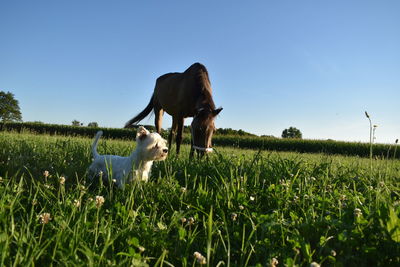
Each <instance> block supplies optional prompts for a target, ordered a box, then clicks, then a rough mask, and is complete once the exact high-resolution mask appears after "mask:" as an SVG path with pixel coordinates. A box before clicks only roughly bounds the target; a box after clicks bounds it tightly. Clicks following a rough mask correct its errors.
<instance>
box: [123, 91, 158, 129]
mask: <svg viewBox="0 0 400 267" xmlns="http://www.w3.org/2000/svg"><path fill="white" fill-rule="evenodd" d="M153 100H154V94H153V95H152V96H151V99H150V102H149V104H148V105H147V107H146V108H145V109H144V110H143V111H142V112H140V113H139V114H138V115H136V117H134V118H132V119H130V120H129V121H128V122H127V123H125V127H124V128H131V127H133V125H134V124H136V123H137V122H139V121H141V120H143V119H144V118H146V116H147V115H149V114H150V112H151V111H152V110H153Z"/></svg>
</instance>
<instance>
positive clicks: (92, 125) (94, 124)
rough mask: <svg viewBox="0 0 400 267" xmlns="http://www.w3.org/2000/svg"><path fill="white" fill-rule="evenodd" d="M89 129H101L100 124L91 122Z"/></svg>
mask: <svg viewBox="0 0 400 267" xmlns="http://www.w3.org/2000/svg"><path fill="white" fill-rule="evenodd" d="M88 127H95V128H98V127H99V124H98V123H97V122H95V121H94V122H89V124H88Z"/></svg>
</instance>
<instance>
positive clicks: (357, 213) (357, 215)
mask: <svg viewBox="0 0 400 267" xmlns="http://www.w3.org/2000/svg"><path fill="white" fill-rule="evenodd" d="M361 215H362V211H361V210H360V209H359V208H355V209H354V216H355V217H357V218H358V217H360V216H361Z"/></svg>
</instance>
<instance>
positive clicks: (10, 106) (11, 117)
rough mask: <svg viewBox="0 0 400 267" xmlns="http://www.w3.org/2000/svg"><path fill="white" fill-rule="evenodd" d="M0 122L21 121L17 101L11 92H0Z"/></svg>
mask: <svg viewBox="0 0 400 267" xmlns="http://www.w3.org/2000/svg"><path fill="white" fill-rule="evenodd" d="M0 120H1V121H3V122H7V121H21V120H22V115H21V111H20V109H19V104H18V100H16V99H15V98H14V94H13V93H11V92H7V93H6V92H3V91H0Z"/></svg>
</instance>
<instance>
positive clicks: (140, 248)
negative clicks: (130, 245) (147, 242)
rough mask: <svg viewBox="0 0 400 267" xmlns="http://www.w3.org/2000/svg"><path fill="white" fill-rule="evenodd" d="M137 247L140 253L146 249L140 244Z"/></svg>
mask: <svg viewBox="0 0 400 267" xmlns="http://www.w3.org/2000/svg"><path fill="white" fill-rule="evenodd" d="M138 249H139V252H140V253H143V252H144V251H145V250H146V249H145V248H144V247H142V246H139V247H138Z"/></svg>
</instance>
